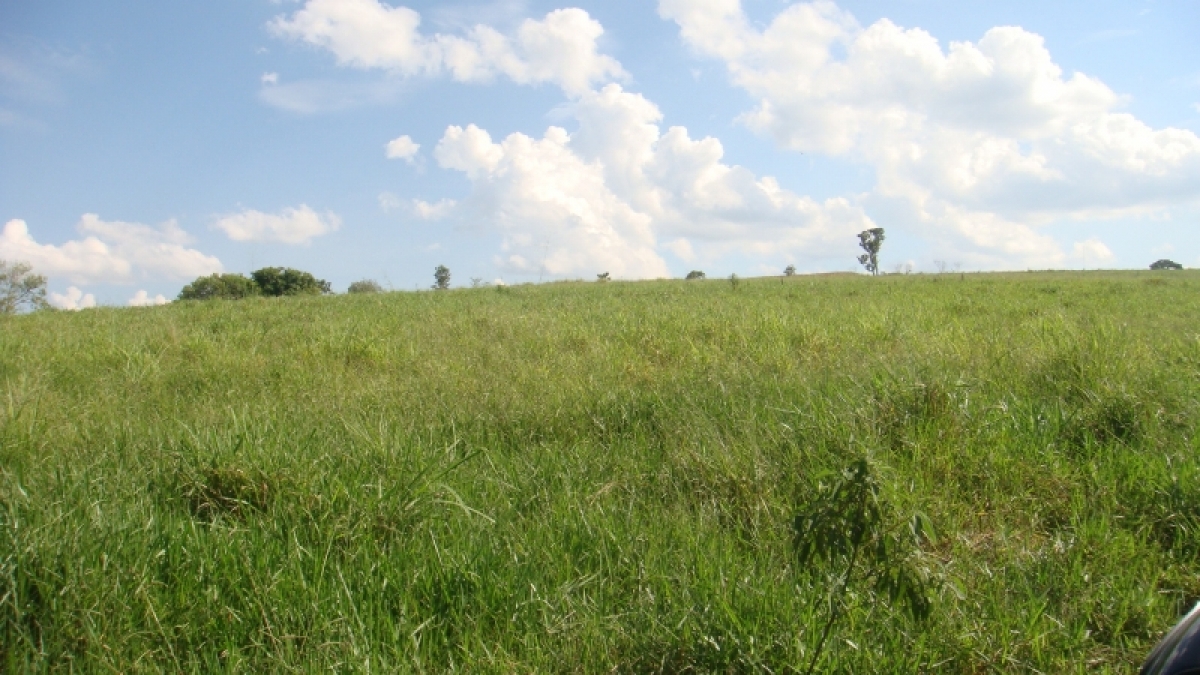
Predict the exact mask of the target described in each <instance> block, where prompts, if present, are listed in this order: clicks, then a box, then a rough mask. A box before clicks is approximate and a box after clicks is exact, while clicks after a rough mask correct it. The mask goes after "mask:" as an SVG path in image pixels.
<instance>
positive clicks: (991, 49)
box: [659, 0, 1200, 259]
mask: <svg viewBox="0 0 1200 675" xmlns="http://www.w3.org/2000/svg"><path fill="white" fill-rule="evenodd" d="M659 13H660V15H662V16H663V17H664V18H667V19H671V20H673V21H675V22H676V23H677V24H678V25H679V28H680V34H681V36H682V38H683V40H684V41H685V42H686V43H687V44H688V45H689V46H690V47H691V48H692V49H694V50H695V51H696V52H697V53H699V54H701V55H703V56H707V57H712V58H715V59H718V60H720V61H721V62H723V63H724V64H725V66H726V67H727V70H728V73H729V77H730V79H731V80H732V81H733V83H734V84H735V85H737V86H739V87H741V88H742V89H744V90H746V91H747V92H748V93H750V94H751V95H753V96H754V97H756V98H757V99H758V104H757V105H756V106H755V107H754V108H753V109H752V110H749V111H747V112H746V113H745V114H744V115H743V116H742V117H741V120H742V122H743V123H745V124H746V125H747V126H749V127H750V128H751V129H754V130H756V131H758V132H760V133H762V134H765V135H768V136H770V137H771V138H773V139H775V140H776V141H777V142H778V143H779V144H780V145H781V146H784V147H788V148H791V149H794V150H798V151H804V152H820V153H825V154H828V155H833V156H845V157H849V158H852V159H855V160H858V161H862V162H865V163H868V164H870V165H872V166H873V167H874V168H875V170H876V175H877V176H878V185H877V187H876V190H875V193H876V195H877V196H880V197H899V198H902V199H905V200H908V201H909V202H910V204H911V205H912V207H913V208H914V209H915V210H917V211H919V212H920V213H921V214H923V215H922V217H924V218H932V219H934V221H935V224H937V225H940V227H941V228H942V229H943V231H944V233H945V234H950V235H953V234H955V233H961V231H962V230H963V227H962V225H961V222H959V221H961V220H963V219H967V220H970V221H972V222H977V223H984V224H985V225H983V226H975V227H974V228H973V232H974V233H975V234H982V233H984V232H985V231H988V230H989V229H990V230H992V231H991V232H990V233H987V234H984V235H983V236H984V238H988V237H992V236H1002V237H1004V239H997V240H995V241H994V242H993V243H992V244H990V245H988V244H986V243H984V244H983V245H984V247H985V248H991V249H993V250H994V252H996V253H1001V252H1002V251H1006V250H1012V249H1013V248H1014V246H1015V247H1016V248H1018V249H1023V250H1025V251H1026V253H1027V254H1028V255H1031V256H1033V258H1038V259H1058V258H1061V257H1062V252H1061V250H1060V248H1059V247H1058V246H1057V244H1054V243H1053V242H1052V241H1051V240H1049V239H1048V238H1045V237H1041V236H1040V235H1038V233H1037V232H1036V230H1035V229H1031V227H1028V226H1033V228H1036V227H1037V226H1039V225H1043V224H1046V223H1050V222H1054V221H1057V220H1064V219H1071V218H1079V217H1082V216H1083V215H1084V214H1086V215H1087V216H1089V217H1100V218H1105V217H1107V218H1116V217H1122V216H1128V215H1130V214H1132V213H1142V214H1144V213H1151V212H1155V211H1161V210H1162V209H1163V208H1165V207H1167V206H1169V205H1172V204H1178V203H1180V202H1181V201H1189V202H1195V201H1198V200H1200V137H1197V136H1196V134H1194V133H1192V132H1191V131H1188V130H1184V129H1175V128H1166V129H1153V128H1151V127H1150V126H1148V125H1146V124H1145V123H1144V122H1142V121H1140V120H1138V119H1137V118H1135V117H1133V116H1132V115H1129V114H1127V113H1123V112H1120V111H1119V108H1120V106H1121V104H1122V102H1123V99H1122V97H1120V96H1118V95H1117V94H1116V93H1114V92H1113V91H1112V90H1111V89H1110V88H1109V87H1107V86H1106V85H1105V84H1104V83H1103V82H1101V81H1100V80H1098V79H1095V78H1093V77H1089V76H1088V75H1085V74H1082V73H1072V74H1070V75H1066V74H1064V72H1063V70H1062V68H1061V67H1060V66H1059V65H1058V64H1056V63H1055V62H1054V60H1053V59H1052V58H1051V55H1050V52H1049V50H1047V49H1046V46H1045V44H1044V41H1043V39H1042V38H1041V36H1039V35H1036V34H1034V33H1031V32H1028V31H1026V30H1023V29H1021V28H1018V27H999V28H993V29H991V30H989V31H987V32H986V33H985V34H984V35H983V36H982V37H981V38H980V39H979V40H978V41H977V42H951V43H950V44H949V45H948V46H946V47H943V46H942V44H940V43H939V42H938V40H937V39H936V38H935V37H934V36H932V35H930V34H929V33H927V32H925V31H923V30H921V29H905V28H902V27H900V26H897V25H896V24H894V23H893V22H891V21H889V20H887V19H882V20H880V21H878V22H876V23H874V24H872V25H870V26H867V27H863V26H861V25H860V24H859V23H858V22H857V20H856V19H855V18H854V17H853V15H851V14H850V13H849V12H846V11H843V10H842V9H840V8H839V7H838V6H837V5H835V4H834V3H832V2H828V1H824V0H821V1H818V2H813V3H800V4H793V5H790V6H789V7H787V8H786V9H784V10H783V11H782V12H780V13H779V14H778V15H776V16H775V17H774V18H773V19H772V20H771V21H770V22H769V23H768V24H767V25H765V27H761V28H760V27H758V26H757V25H755V24H752V23H751V22H750V21H749V20H748V19H747V17H746V16H745V14H744V12H743V11H742V8H741V5H740V3H739V2H738V0H713V1H710V2H699V3H698V2H690V1H688V0H660V2H659ZM939 213H945V214H947V216H946V218H945V219H942V220H938V218H940V216H938V215H937V214H939ZM955 218H957V219H958V220H957V221H956V220H955ZM989 222H990V223H992V225H986V223H989ZM1012 224H1022V225H1020V226H1018V227H1016V228H1013V227H1011V225H1012ZM1022 227H1023V229H1022ZM1014 238H1016V239H1020V241H1019V242H1016V241H1014ZM974 241H975V242H976V243H982V242H980V241H979V240H978V238H976V239H975V240H974ZM1009 257H1010V259H1011V256H1009ZM1031 259H1032V258H1031Z"/></svg>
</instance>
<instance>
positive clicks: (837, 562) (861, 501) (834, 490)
mask: <svg viewBox="0 0 1200 675" xmlns="http://www.w3.org/2000/svg"><path fill="white" fill-rule="evenodd" d="M879 491H880V490H879V482H878V480H877V479H876V478H875V475H874V474H873V473H872V471H871V466H870V464H869V463H868V462H867V460H865V459H860V460H858V461H856V462H854V463H853V464H851V465H850V466H848V467H846V468H845V469H843V470H842V471H841V474H840V475H838V476H837V478H836V480H834V481H833V483H832V484H830V485H827V486H824V487H823V488H822V489H821V490H820V493H819V494H818V496H817V498H816V500H815V501H814V504H813V507H812V509H811V510H809V511H808V512H807V513H802V514H800V515H798V516H796V519H795V521H794V523H793V535H794V543H795V548H796V559H797V562H798V563H799V565H800V567H801V568H802V569H804V568H813V567H816V566H823V567H825V568H827V569H831V570H840V571H839V572H838V573H837V576H836V577H835V580H834V582H833V585H832V587H831V588H830V590H829V616H828V619H827V620H826V623H825V628H824V631H823V632H822V633H821V638H820V641H819V642H818V643H817V646H816V649H815V651H814V652H813V656H812V661H811V662H810V663H809V666H808V670H807V672H808V673H812V672H813V671H814V669H815V668H816V666H817V664H818V663H819V662H820V658H821V652H822V650H824V648H825V643H826V641H827V640H828V639H829V635H830V633H831V632H832V630H833V627H834V625H835V624H836V623H837V621H838V619H839V618H841V616H842V615H843V613H844V612H845V609H846V598H845V596H846V591H847V589H848V588H849V587H850V586H851V584H861V585H864V586H866V588H867V590H868V591H869V592H870V593H872V594H873V595H876V596H880V595H881V596H883V597H884V598H886V599H887V600H888V601H889V602H890V603H891V604H893V605H899V606H900V607H903V608H904V609H905V610H907V613H908V615H909V616H910V617H911V618H913V619H914V620H917V621H923V620H924V619H926V618H928V616H929V614H930V612H931V610H932V607H933V606H932V601H931V600H930V589H929V586H928V583H927V581H926V579H925V577H924V576H923V575H922V574H921V572H920V571H919V570H918V569H916V568H915V567H914V565H913V564H912V554H913V552H914V550H915V548H916V546H917V544H919V543H920V541H921V540H922V539H932V537H933V534H932V528H931V526H930V523H929V519H928V518H927V517H925V516H924V515H923V514H920V513H918V514H916V515H915V516H913V518H912V519H910V520H909V522H908V524H907V527H903V526H901V527H893V518H892V514H891V509H890V508H889V506H888V505H887V504H886V503H885V502H884V501H883V499H882V498H881V497H880V494H879ZM904 535H907V536H904Z"/></svg>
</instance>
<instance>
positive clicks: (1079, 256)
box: [1071, 237, 1117, 265]
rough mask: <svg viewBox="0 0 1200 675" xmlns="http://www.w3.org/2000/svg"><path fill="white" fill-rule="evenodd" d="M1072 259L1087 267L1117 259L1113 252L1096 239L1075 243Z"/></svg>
mask: <svg viewBox="0 0 1200 675" xmlns="http://www.w3.org/2000/svg"><path fill="white" fill-rule="evenodd" d="M1071 257H1073V258H1075V259H1076V260H1079V261H1080V262H1083V263H1084V264H1086V265H1096V264H1099V263H1106V262H1112V261H1114V260H1116V259H1117V256H1115V255H1113V252H1112V250H1111V249H1109V248H1108V246H1106V245H1105V244H1104V242H1102V241H1100V240H1099V239H1096V238H1095V237H1093V238H1091V239H1086V240H1084V241H1077V242H1075V245H1074V247H1073V248H1072V256H1071Z"/></svg>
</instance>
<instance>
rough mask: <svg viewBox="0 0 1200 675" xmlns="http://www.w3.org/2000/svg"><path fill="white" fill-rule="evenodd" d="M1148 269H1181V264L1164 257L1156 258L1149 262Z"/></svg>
mask: <svg viewBox="0 0 1200 675" xmlns="http://www.w3.org/2000/svg"><path fill="white" fill-rule="evenodd" d="M1150 269H1152V270H1181V269H1183V265H1180V264H1179V263H1177V262H1175V261H1174V260H1167V259H1166V258H1163V259H1162V260H1156V261H1154V262H1153V263H1151V264H1150Z"/></svg>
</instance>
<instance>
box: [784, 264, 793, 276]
mask: <svg viewBox="0 0 1200 675" xmlns="http://www.w3.org/2000/svg"><path fill="white" fill-rule="evenodd" d="M783 276H785V277H794V276H796V266H795V265H788V266H787V267H785V268H783Z"/></svg>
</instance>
